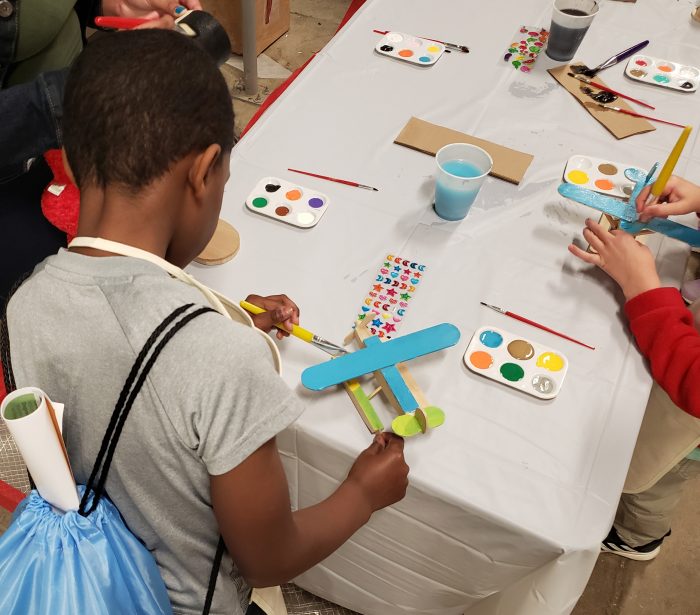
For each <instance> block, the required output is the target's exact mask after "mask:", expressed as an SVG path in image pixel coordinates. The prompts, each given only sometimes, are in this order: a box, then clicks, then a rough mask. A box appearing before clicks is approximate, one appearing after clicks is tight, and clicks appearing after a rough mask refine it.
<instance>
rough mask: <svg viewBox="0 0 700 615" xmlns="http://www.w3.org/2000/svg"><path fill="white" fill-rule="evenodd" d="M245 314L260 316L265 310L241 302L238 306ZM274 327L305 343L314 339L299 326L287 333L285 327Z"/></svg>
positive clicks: (293, 327)
mask: <svg viewBox="0 0 700 615" xmlns="http://www.w3.org/2000/svg"><path fill="white" fill-rule="evenodd" d="M239 305H240V306H241V307H242V308H243V309H244V310H245V311H246V312H250V313H251V314H262V313H263V312H267V310H264V309H263V308H261V307H259V306H257V305H254V304H253V303H249V302H248V301H241V302H240V304H239ZM275 327H277V328H278V329H280V330H281V331H285V332H286V333H290V334H292V335H293V336H294V337H298V338H299V339H300V340H304V341H305V342H309V343H311V342H313V339H314V334H313V333H311V331H309V330H308V329H304V328H303V327H300V326H299V325H292V330H291V331H289V330H288V329H287V328H286V327H284V326H282V324H281V323H280V324H276V325H275Z"/></svg>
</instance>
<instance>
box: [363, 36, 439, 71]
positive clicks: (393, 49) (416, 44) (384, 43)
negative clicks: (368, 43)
mask: <svg viewBox="0 0 700 615" xmlns="http://www.w3.org/2000/svg"><path fill="white" fill-rule="evenodd" d="M374 50H375V51H376V52H377V53H379V54H381V55H384V56H389V57H390V58H396V59H397V60H403V61H404V62H410V63H411V64H417V65H418V66H432V65H433V64H435V62H437V61H438V60H439V59H440V56H441V55H442V54H443V53H444V52H445V46H444V45H442V44H441V43H436V42H435V41H430V40H428V39H427V38H420V37H418V36H412V35H410V34H404V33H403V32H387V33H386V34H385V35H384V37H383V38H382V39H381V40H380V41H379V42H378V43H377V44H376V45H375V47H374Z"/></svg>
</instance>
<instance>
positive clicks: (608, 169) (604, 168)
mask: <svg viewBox="0 0 700 615" xmlns="http://www.w3.org/2000/svg"><path fill="white" fill-rule="evenodd" d="M598 170H599V171H600V172H601V173H602V174H603V175H615V173H617V167H616V166H615V165H614V164H609V163H605V164H601V165H598Z"/></svg>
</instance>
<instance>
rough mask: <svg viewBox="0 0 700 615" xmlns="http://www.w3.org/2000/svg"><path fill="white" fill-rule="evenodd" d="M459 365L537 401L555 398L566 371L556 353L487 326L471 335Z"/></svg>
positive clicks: (564, 364) (564, 358)
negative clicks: (462, 362) (538, 399)
mask: <svg viewBox="0 0 700 615" xmlns="http://www.w3.org/2000/svg"><path fill="white" fill-rule="evenodd" d="M463 361H464V364H465V365H466V366H467V367H468V368H469V369H470V370H471V371H473V372H474V373H476V374H479V375H481V376H485V377H486V378H490V379H491V380H495V381H496V382H500V383H501V384H505V385H506V386H509V387H512V388H514V389H518V390H519V391H523V392H525V393H529V394H530V395H534V396H535V397H539V398H540V399H552V398H554V397H556V396H557V394H558V393H559V391H560V390H561V386H562V384H563V383H564V377H565V376H566V371H567V370H568V368H569V361H568V360H567V358H566V357H565V356H564V355H563V354H562V353H561V352H559V351H558V350H553V349H552V348H548V347H547V346H543V345H542V344H539V343H537V342H533V341H531V340H526V339H524V338H523V337H521V336H520V335H516V334H515V333H509V332H508V331H504V330H503V329H500V328H498V327H491V326H488V327H481V329H478V330H477V331H476V332H475V333H474V336H473V337H472V339H471V341H470V342H469V346H467V351H466V352H465V353H464V359H463Z"/></svg>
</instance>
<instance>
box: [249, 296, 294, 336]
mask: <svg viewBox="0 0 700 615" xmlns="http://www.w3.org/2000/svg"><path fill="white" fill-rule="evenodd" d="M246 301H248V302H249V303H253V304H254V305H257V306H258V307H261V308H263V309H264V310H267V311H266V312H263V313H262V314H255V315H251V318H252V319H253V323H254V324H255V326H256V327H257V328H258V329H260V330H261V331H265V332H266V333H267V332H269V331H271V330H272V329H273V328H274V327H275V325H278V324H281V325H282V326H283V327H284V328H285V329H287V331H291V330H292V326H293V325H298V324H299V308H298V307H297V304H296V303H294V301H292V300H291V299H290V298H289V297H287V295H270V296H269V297H261V296H260V295H248V296H247V297H246ZM287 331H282V330H281V329H277V339H279V340H281V339H282V338H285V337H287V336H288V335H289V333H287Z"/></svg>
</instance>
